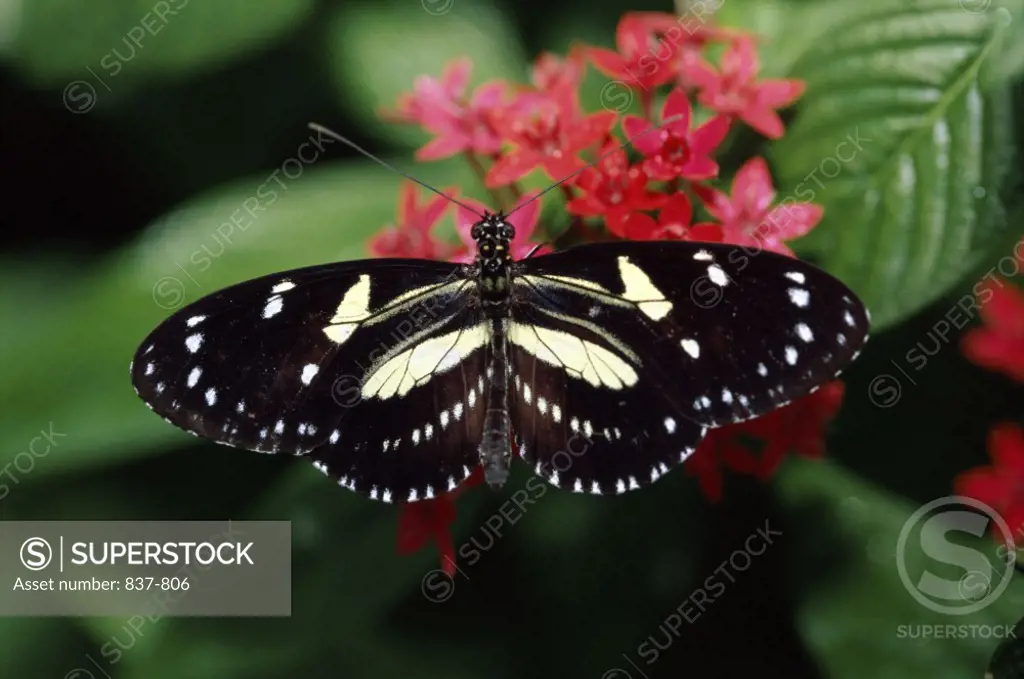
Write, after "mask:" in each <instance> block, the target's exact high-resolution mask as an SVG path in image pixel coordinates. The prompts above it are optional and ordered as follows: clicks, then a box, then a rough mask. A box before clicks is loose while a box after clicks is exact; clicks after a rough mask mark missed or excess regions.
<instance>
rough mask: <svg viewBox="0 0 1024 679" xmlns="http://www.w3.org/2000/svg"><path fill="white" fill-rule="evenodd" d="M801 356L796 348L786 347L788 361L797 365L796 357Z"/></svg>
mask: <svg viewBox="0 0 1024 679" xmlns="http://www.w3.org/2000/svg"><path fill="white" fill-rule="evenodd" d="M798 357H799V354H798V353H797V351H796V349H794V348H793V347H786V363H788V364H790V365H796V359H797V358H798Z"/></svg>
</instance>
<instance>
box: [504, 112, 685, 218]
mask: <svg viewBox="0 0 1024 679" xmlns="http://www.w3.org/2000/svg"><path fill="white" fill-rule="evenodd" d="M682 117H683V116H682V114H679V115H674V116H672V117H671V118H665V120H662V121H661V122H660V123H658V124H657V125H652V126H651V127H648V128H647V129H646V130H644V131H643V132H641V133H640V134H636V135H633V136H632V137H630V138H629V139H627V140H626V141H624V142H622V143H621V144H619V145H618V146H617V147H616V148H614V149H612V150H611V151H608V152H607V153H602V154H601V155H600V156H598V157H597V159H596V160H594V161H593V162H590V163H588V164H586V165H584V166H583V167H581V168H580V169H578V170H576V171H575V172H573V173H572V174H571V175H569V176H567V177H562V178H561V179H559V180H558V181H557V182H555V183H554V184H552V185H551V186H549V187H547V188H546V189H544V190H543V191H541V192H540V193H538V194H537V195H536V196H534V197H533V198H530V200H528V201H526V202H525V203H520V204H519V205H516V206H515V207H514V208H512V212H509V213H508V214H507V215H505V216H506V217H508V216H510V215H512V214H513V213H514V212H515V211H516V210H518V209H520V208H523V207H526V206H527V205H529V204H530V203H532V202H533V201H535V200H537V199H538V198H540V197H541V196H543V195H544V194H545V193H547V192H548V191H551V190H552V189H556V188H558V187H559V186H561V185H562V184H564V183H565V182H567V181H569V180H570V179H572V178H573V177H575V176H576V175H578V174H580V173H581V172H584V171H586V170H589V169H590V168H592V167H594V166H595V165H597V164H598V163H600V162H601V161H602V160H604V159H605V158H607V157H608V156H610V155H612V154H613V153H618V152H619V151H621V150H622V149H624V148H626V147H627V146H629V145H630V144H632V143H633V141H634V140H636V139H639V138H640V137H642V136H644V135H645V134H647V133H648V132H653V131H654V130H659V129H661V128H662V127H663V126H665V125H667V124H668V123H674V122H675V121H677V120H680V119H682Z"/></svg>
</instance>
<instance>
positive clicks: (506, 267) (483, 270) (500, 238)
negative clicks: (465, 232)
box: [470, 213, 516, 308]
mask: <svg viewBox="0 0 1024 679" xmlns="http://www.w3.org/2000/svg"><path fill="white" fill-rule="evenodd" d="M470 235H471V236H472V237H473V240H475V241H476V246H477V252H476V259H475V260H474V262H473V264H474V266H475V268H476V271H477V286H478V288H479V290H480V298H481V299H482V300H483V301H484V303H485V306H491V307H492V308H493V307H494V306H498V307H501V308H504V307H506V306H507V304H508V300H509V291H510V287H511V286H510V283H511V280H510V278H511V267H512V239H513V238H514V237H515V235H516V230H515V228H514V227H513V226H512V225H511V224H509V223H508V222H507V221H506V220H505V218H504V216H503V215H502V214H501V213H498V214H490V213H487V214H485V215H484V218H483V219H481V220H480V221H479V222H477V223H476V224H474V225H473V228H472V230H471V231H470Z"/></svg>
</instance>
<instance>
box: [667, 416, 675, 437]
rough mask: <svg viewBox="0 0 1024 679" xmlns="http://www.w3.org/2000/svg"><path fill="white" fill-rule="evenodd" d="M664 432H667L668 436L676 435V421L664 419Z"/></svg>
mask: <svg viewBox="0 0 1024 679" xmlns="http://www.w3.org/2000/svg"><path fill="white" fill-rule="evenodd" d="M665 431H667V432H668V433H669V434H675V433H676V421H675V420H673V419H672V418H671V417H666V418H665Z"/></svg>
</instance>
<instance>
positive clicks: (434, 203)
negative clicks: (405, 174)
mask: <svg viewBox="0 0 1024 679" xmlns="http://www.w3.org/2000/svg"><path fill="white" fill-rule="evenodd" d="M400 191H401V193H400V196H399V199H398V215H397V217H396V219H395V225H394V226H387V227H385V228H384V230H383V231H381V232H380V233H378V234H377V235H375V236H373V238H371V239H370V252H371V254H373V256H374V257H422V258H424V259H442V260H443V259H447V258H448V257H450V256H451V254H452V251H453V249H454V248H452V246H450V245H448V244H447V243H444V242H442V241H437V240H434V239H433V237H432V236H431V235H430V231H431V230H432V229H433V228H434V225H435V224H437V222H438V221H439V220H440V219H441V217H442V216H443V215H444V211H445V210H447V209H448V205H449V204H450V202H451V201H449V200H448V199H447V198H445V197H444V196H435V197H433V198H431V199H430V200H429V201H428V202H427V203H426V205H417V204H416V184H415V183H413V182H404V183H403V184H402V188H401V189H400ZM444 192H445V193H447V194H448V195H451V196H454V195H455V194H456V192H457V189H454V188H449V189H444Z"/></svg>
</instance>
